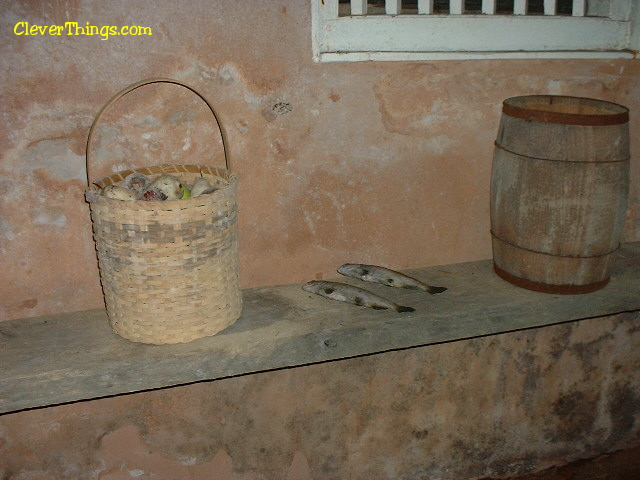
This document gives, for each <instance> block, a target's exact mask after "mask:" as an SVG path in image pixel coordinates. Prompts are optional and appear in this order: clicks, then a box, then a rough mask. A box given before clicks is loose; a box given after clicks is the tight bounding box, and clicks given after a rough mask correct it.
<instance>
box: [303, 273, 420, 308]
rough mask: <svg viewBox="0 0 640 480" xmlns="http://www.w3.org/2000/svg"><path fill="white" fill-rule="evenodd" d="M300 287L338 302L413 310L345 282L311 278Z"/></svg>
mask: <svg viewBox="0 0 640 480" xmlns="http://www.w3.org/2000/svg"><path fill="white" fill-rule="evenodd" d="M302 289H303V290H305V291H307V292H310V293H315V294H316V295H320V296H322V297H325V298H329V299H331V300H336V301H338V302H346V303H353V304H354V305H358V306H362V307H369V308H373V309H375V310H395V311H396V312H414V311H415V309H414V308H412V307H405V306H402V305H398V304H396V303H394V302H392V301H391V300H387V299H386V298H383V297H380V296H378V295H376V294H374V293H371V292H369V291H367V290H363V289H362V288H358V287H354V286H353V285H347V284H346V283H338V282H327V281H322V280H312V281H310V282H307V283H305V284H304V285H303V286H302Z"/></svg>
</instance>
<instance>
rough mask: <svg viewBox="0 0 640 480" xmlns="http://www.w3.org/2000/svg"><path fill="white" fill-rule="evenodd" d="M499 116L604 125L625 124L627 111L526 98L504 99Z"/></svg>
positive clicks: (574, 100)
mask: <svg viewBox="0 0 640 480" xmlns="http://www.w3.org/2000/svg"><path fill="white" fill-rule="evenodd" d="M502 113H503V114H505V115H508V116H510V117H514V118H522V119H525V120H533V121H538V122H544V123H558V124H565V125H583V126H606V125H621V124H623V123H627V122H628V121H629V109H628V108H627V107H624V106H622V105H618V104H617V103H611V102H607V101H604V100H597V99H593V98H584V97H570V96H564V95H527V96H522V97H512V98H508V99H506V100H505V101H504V102H503V104H502Z"/></svg>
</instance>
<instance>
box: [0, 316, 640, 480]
mask: <svg viewBox="0 0 640 480" xmlns="http://www.w3.org/2000/svg"><path fill="white" fill-rule="evenodd" d="M638 320H640V316H639V314H638V313H637V312H636V313H628V314H621V315H617V316H611V317H604V318H597V319H590V320H583V321H580V322H572V323H568V324H563V325H555V326H551V327H546V328H541V329H532V330H527V331H521V332H515V333H506V334H501V335H495V336H491V337H484V338H477V339H473V340H468V341H459V342H453V343H448V344H441V345H435V346H430V347H422V348H415V349H410V350H404V351H396V352H389V353H385V354H382V355H373V356H368V357H361V358H354V359H349V360H343V361H338V362H331V363H325V364H318V365H313V366H307V367H301V368H294V369H286V370H279V371H273V372H268V373H263V374H258V375H246V376H242V377H236V378H229V379H225V380H220V381H216V382H209V383H202V384H194V385H191V386H186V387H179V388H170V389H165V390H159V391H153V392H146V393H140V394H136V395H125V396H120V397H115V398H106V399H100V400H94V401H90V402H82V403H77V404H71V405H63V406H56V407H50V408H46V409H40V410H31V411H25V412H19V413H13V414H8V415H4V416H0V478H2V479H3V480H27V479H28V480H44V479H47V480H58V479H60V480H62V479H83V480H98V479H99V480H128V479H135V478H137V479H141V480H142V479H154V480H174V479H191V480H205V479H212V478H215V479H220V480H265V479H274V480H275V479H286V480H294V479H296V480H311V479H322V480H331V479H336V480H338V479H350V480H371V479H376V480H383V479H394V480H400V479H406V480H418V479H425V480H427V479H429V480H467V479H469V480H470V479H479V478H486V477H491V478H494V479H496V478H504V477H507V476H513V475H519V474H524V473H528V472H532V471H538V470H542V469H544V468H546V467H549V466H551V465H557V464H564V463H566V462H568V461H571V460H575V459H578V458H589V457H593V456H596V455H598V454H600V453H603V452H609V451H613V450H616V449H620V448H624V447H627V446H630V445H633V444H637V443H638V442H639V441H640V410H639V409H638V405H639V403H640V378H639V376H638V375H639V374H638V369H637V368H636V366H637V365H638V363H639V362H640V335H639V333H640V332H639V330H638ZM132 368H135V365H132Z"/></svg>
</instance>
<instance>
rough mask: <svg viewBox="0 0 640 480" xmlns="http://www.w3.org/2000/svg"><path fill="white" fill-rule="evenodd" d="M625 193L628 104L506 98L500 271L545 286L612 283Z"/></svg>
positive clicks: (495, 213) (496, 252)
mask: <svg viewBox="0 0 640 480" xmlns="http://www.w3.org/2000/svg"><path fill="white" fill-rule="evenodd" d="M628 193H629V111H628V109H627V108H626V107H623V106H621V105H617V104H614V103H610V102H605V101H601V100H595V99H589V98H578V97H567V96H552V95H533V96H524V97H514V98H509V99H507V100H505V101H504V103H503V109H502V116H501V119H500V127H499V130H498V136H497V140H496V144H495V153H494V157H493V167H492V173H491V235H492V245H493V259H494V269H495V271H496V273H497V274H498V275H500V276H501V277H502V278H504V279H505V280H507V281H509V282H511V283H513V284H515V285H518V286H521V287H524V288H528V289H532V290H537V291H542V292H548V293H562V294H574V293H587V292H592V291H595V290H598V289H600V288H602V287H604V286H605V285H606V284H607V282H608V281H609V277H610V275H611V267H612V260H613V258H612V257H613V253H614V252H615V250H616V249H617V248H618V246H619V243H620V238H621V236H622V230H623V226H624V218H625V213H626V208H627V198H628Z"/></svg>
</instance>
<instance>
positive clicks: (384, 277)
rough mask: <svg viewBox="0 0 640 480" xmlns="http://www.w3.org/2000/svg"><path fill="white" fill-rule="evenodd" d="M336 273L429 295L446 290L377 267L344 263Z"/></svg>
mask: <svg viewBox="0 0 640 480" xmlns="http://www.w3.org/2000/svg"><path fill="white" fill-rule="evenodd" d="M338 272H339V273H341V274H342V275H345V276H347V277H353V278H359V279H360V280H364V281H365V282H371V283H380V284H382V285H386V286H388V287H397V288H407V289H410V290H424V291H425V292H428V293H430V294H431V295H436V294H438V293H442V292H444V291H445V290H446V289H447V288H446V287H434V286H432V285H427V284H426V283H424V282H421V281H420V280H417V279H415V278H412V277H409V276H408V275H405V274H403V273H400V272H396V271H395V270H390V269H388V268H385V267H379V266H377V265H362V264H359V263H358V264H355V263H345V264H344V265H342V266H341V267H340V268H338Z"/></svg>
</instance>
